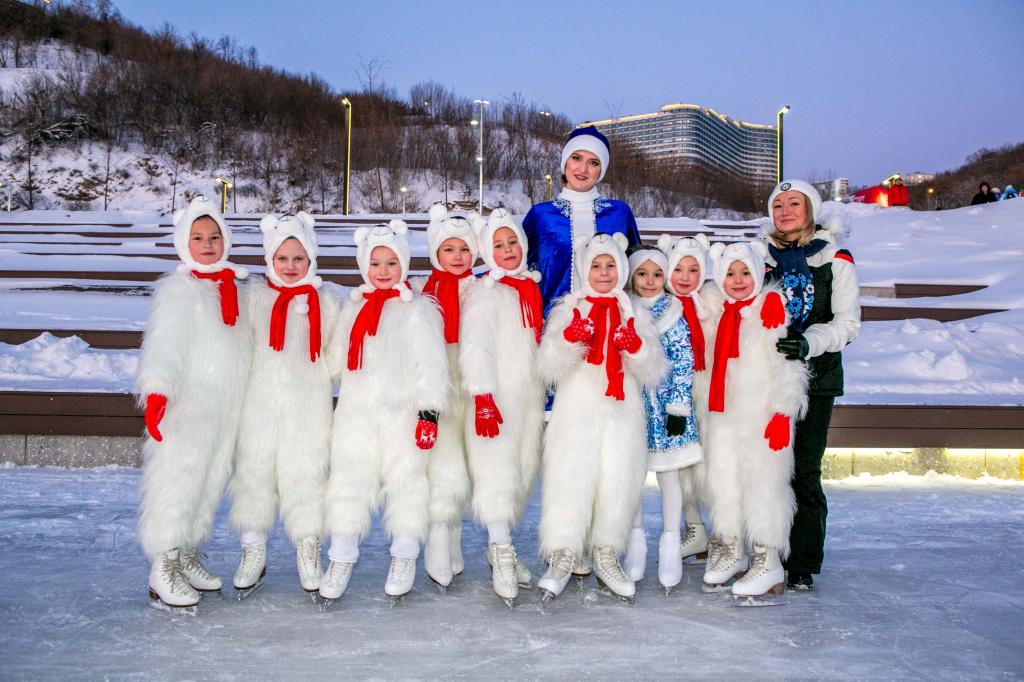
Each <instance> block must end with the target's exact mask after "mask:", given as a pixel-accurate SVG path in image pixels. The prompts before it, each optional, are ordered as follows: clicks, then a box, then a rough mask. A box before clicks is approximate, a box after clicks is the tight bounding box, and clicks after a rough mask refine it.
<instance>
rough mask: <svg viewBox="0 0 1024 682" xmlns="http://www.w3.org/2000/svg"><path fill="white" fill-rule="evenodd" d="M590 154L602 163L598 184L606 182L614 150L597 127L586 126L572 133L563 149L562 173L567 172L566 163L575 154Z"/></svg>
mask: <svg viewBox="0 0 1024 682" xmlns="http://www.w3.org/2000/svg"><path fill="white" fill-rule="evenodd" d="M577 151H585V152H590V153H591V154H593V155H594V156H596V157H597V158H598V160H599V161H600V162H601V175H600V176H599V177H598V178H597V181H598V182H601V180H604V174H605V171H607V170H608V160H609V158H610V157H611V153H612V148H611V145H609V144H608V138H607V137H605V136H604V135H603V134H602V133H601V131H600V130H598V129H597V128H596V127H595V126H584V127H582V128H577V129H576V130H574V131H572V134H571V135H569V140H568V141H567V142H566V143H565V147H563V148H562V172H563V173H564V172H565V162H566V161H568V160H569V157H570V156H572V154H573V152H577Z"/></svg>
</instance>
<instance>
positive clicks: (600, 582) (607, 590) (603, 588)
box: [597, 578, 636, 606]
mask: <svg viewBox="0 0 1024 682" xmlns="http://www.w3.org/2000/svg"><path fill="white" fill-rule="evenodd" d="M597 584H598V586H599V587H600V588H601V591H602V592H605V593H606V594H610V595H611V596H613V597H615V598H616V599H618V600H619V601H623V602H626V603H627V604H629V605H630V606H632V605H634V604H636V594H633V595H630V596H626V595H624V594H619V593H618V592H616V591H615V590H613V589H612V588H610V587H608V585H606V584H605V582H604V581H603V580H601V579H600V578H597Z"/></svg>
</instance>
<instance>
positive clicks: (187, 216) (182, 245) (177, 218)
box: [172, 195, 249, 279]
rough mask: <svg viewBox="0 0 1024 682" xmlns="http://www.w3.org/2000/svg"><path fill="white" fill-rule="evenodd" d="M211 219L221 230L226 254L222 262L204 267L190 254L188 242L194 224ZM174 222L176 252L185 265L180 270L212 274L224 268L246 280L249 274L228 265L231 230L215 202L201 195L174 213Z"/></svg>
mask: <svg viewBox="0 0 1024 682" xmlns="http://www.w3.org/2000/svg"><path fill="white" fill-rule="evenodd" d="M205 217H209V218H212V219H213V221H214V222H215V223H217V227H218V228H220V236H221V238H222V239H223V240H224V253H223V255H221V257H220V260H219V261H217V262H216V263H211V264H210V265H203V264H201V263H197V262H196V261H195V259H194V258H192V254H190V253H189V252H188V241H189V236H190V235H191V234H192V223H194V222H195V221H197V220H199V219H200V218H205ZM172 222H173V223H174V250H175V251H177V253H178V258H180V259H181V262H182V263H183V265H182V266H179V269H184V270H196V271H197V272H203V273H211V272H220V271H221V270H223V269H224V268H229V269H231V270H233V271H234V272H235V276H236V277H238V278H239V279H245V278H246V276H248V274H249V272H248V270H246V269H245V268H243V267H240V266H238V265H235V264H234V263H228V262H227V259H228V254H229V253H230V251H231V229H230V228H229V227H228V225H227V223H225V222H224V217H223V216H222V215H221V214H220V212H219V211H218V210H217V207H216V206H214V204H213V202H212V201H210V200H209V199H207V198H206V197H204V196H202V195H200V196H197V197H196V198H195V199H193V200H192V201H190V202H189V205H188V206H186V207H185V208H180V209H178V210H177V211H175V212H174V217H173V220H172Z"/></svg>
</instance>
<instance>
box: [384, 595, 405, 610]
mask: <svg viewBox="0 0 1024 682" xmlns="http://www.w3.org/2000/svg"><path fill="white" fill-rule="evenodd" d="M384 594H385V595H387V597H388V599H390V600H391V608H395V607H396V606H398V605H399V604H401V603H402V602H403V601H405V598H406V597H407V596H408V595H409V593H408V592H406V593H405V594H387V592H385V593H384Z"/></svg>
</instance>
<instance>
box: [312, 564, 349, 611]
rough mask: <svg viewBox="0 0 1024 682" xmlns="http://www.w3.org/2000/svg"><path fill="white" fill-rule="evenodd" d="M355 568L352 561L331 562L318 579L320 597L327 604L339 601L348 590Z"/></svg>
mask: <svg viewBox="0 0 1024 682" xmlns="http://www.w3.org/2000/svg"><path fill="white" fill-rule="evenodd" d="M355 566H356V564H355V562H354V561H332V562H331V563H330V565H329V566H328V567H327V572H326V573H324V575H323V577H322V578H321V579H320V596H321V597H323V598H324V599H325V600H327V601H328V602H331V601H334V600H335V599H340V598H341V595H343V594H345V590H346V589H347V588H348V581H349V580H351V579H352V569H353V568H355ZM325 606H326V604H325Z"/></svg>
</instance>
